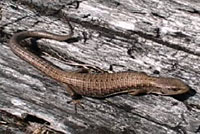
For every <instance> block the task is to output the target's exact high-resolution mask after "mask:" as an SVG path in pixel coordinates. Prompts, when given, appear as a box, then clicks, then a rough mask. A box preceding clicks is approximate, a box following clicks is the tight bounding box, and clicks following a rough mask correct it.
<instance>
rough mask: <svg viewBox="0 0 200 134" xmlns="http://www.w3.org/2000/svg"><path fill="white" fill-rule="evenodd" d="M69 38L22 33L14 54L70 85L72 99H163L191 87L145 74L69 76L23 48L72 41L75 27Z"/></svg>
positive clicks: (14, 41)
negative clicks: (31, 41)
mask: <svg viewBox="0 0 200 134" xmlns="http://www.w3.org/2000/svg"><path fill="white" fill-rule="evenodd" d="M69 26H70V28H71V33H70V34H69V35H62V36H61V35H55V34H52V33H48V32H41V31H33V32H29V31H25V32H19V33H16V34H14V35H13V36H12V38H11V39H10V41H9V45H10V48H11V50H12V51H13V52H14V53H15V54H16V55H17V56H19V57H20V58H22V59H23V60H25V61H27V62H28V63H30V64H31V65H33V66H34V67H36V68H37V69H38V70H40V71H41V72H43V73H44V74H46V75H48V76H50V77H51V78H53V79H55V80H57V81H59V82H61V83H64V84H65V85H67V91H68V93H69V94H70V95H71V96H76V95H81V96H82V95H83V96H90V97H97V98H102V97H103V98H104V97H108V96H112V95H115V94H121V93H130V94H133V95H137V94H141V93H155V94H161V95H176V94H182V93H185V92H187V91H188V90H189V87H188V86H187V85H186V84H185V83H183V82H182V81H181V80H179V79H175V78H164V77H153V76H148V75H147V74H145V73H141V72H118V73H100V74H90V73H77V72H66V71H63V70H61V69H60V68H58V67H56V66H54V65H52V64H50V63H49V62H47V61H45V60H44V59H42V58H40V57H39V56H37V55H35V54H33V53H31V52H29V51H28V50H26V49H25V48H24V47H22V46H21V45H20V42H21V41H22V40H24V39H26V38H30V37H33V38H47V39H54V40H58V41H63V40H67V39H69V38H70V37H71V36H72V35H73V30H72V27H71V25H70V24H69Z"/></svg>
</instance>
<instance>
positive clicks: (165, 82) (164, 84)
mask: <svg viewBox="0 0 200 134" xmlns="http://www.w3.org/2000/svg"><path fill="white" fill-rule="evenodd" d="M152 84H153V87H155V88H153V89H152V90H151V91H150V93H155V94H161V95H178V94H183V93H186V92H188V91H189V87H188V86H187V85H186V84H185V83H184V82H183V81H181V80H179V79H175V78H156V79H155V80H154V81H153V82H152Z"/></svg>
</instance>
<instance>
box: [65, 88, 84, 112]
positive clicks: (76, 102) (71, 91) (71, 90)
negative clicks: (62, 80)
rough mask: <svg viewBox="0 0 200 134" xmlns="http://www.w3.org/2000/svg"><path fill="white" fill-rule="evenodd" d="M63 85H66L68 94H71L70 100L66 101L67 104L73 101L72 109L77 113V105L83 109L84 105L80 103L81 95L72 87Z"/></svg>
mask: <svg viewBox="0 0 200 134" xmlns="http://www.w3.org/2000/svg"><path fill="white" fill-rule="evenodd" d="M64 86H65V87H66V90H67V92H68V93H69V95H70V96H71V98H72V99H71V100H69V101H67V103H68V104H70V103H73V104H74V110H75V112H76V113H77V107H78V106H79V107H81V108H82V109H84V106H83V105H82V104H83V102H82V101H81V99H82V96H81V95H79V94H77V93H76V92H75V90H74V87H72V86H70V85H67V84H64Z"/></svg>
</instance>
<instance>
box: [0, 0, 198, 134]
mask: <svg viewBox="0 0 200 134" xmlns="http://www.w3.org/2000/svg"><path fill="white" fill-rule="evenodd" d="M199 7H200V2H199V1H197V0H160V1H154V0H148V1H147V0H143V1H137V0H123V1H120V0H108V1H103V0H88V1H80V0H79V1H78V0H68V1H66V0H53V1H52V0H18V1H12V0H2V1H0V8H1V12H0V17H1V22H0V30H1V31H0V33H1V34H0V35H1V38H0V45H1V47H0V113H1V114H0V115H1V117H0V132H2V133H17V132H18V133H33V132H35V133H36V131H37V132H38V133H39V132H40V133H42V132H44V131H45V132H47V131H48V132H49V133H58V134H59V133H72V134H77V133H81V134H84V133H87V134H93V133H97V134H102V133H104V134H107V133H109V134H110V133H111V134H112V133H113V134H118V133H119V134H121V133H124V134H129V133H130V134H133V133H136V134H149V133H152V134H154V133H159V134H162V133H163V134H166V133H170V134H176V133H181V134H182V133H183V134H193V133H200V103H199V102H200V89H199V87H200V83H199V79H200V45H199V41H200V32H199V31H200V18H199V16H200V8H199ZM66 18H68V20H69V21H70V22H71V23H72V25H73V27H74V33H75V35H74V36H73V38H72V39H70V40H68V41H65V42H58V41H54V40H47V39H38V40H33V39H31V40H28V41H26V42H25V43H33V42H34V43H37V45H38V46H39V47H40V49H41V50H42V51H45V53H42V56H43V57H44V58H46V59H47V60H49V61H51V62H52V63H53V64H56V65H57V66H59V67H61V68H63V69H65V70H67V71H72V70H76V69H78V68H77V67H76V66H73V65H68V64H67V63H66V61H68V62H75V63H81V64H86V65H91V66H96V67H98V68H101V69H103V70H107V71H113V72H118V71H126V70H133V71H139V72H145V73H147V74H149V75H153V76H162V77H175V78H178V79H181V80H183V81H184V82H185V83H187V85H189V86H190V87H191V90H190V92H188V93H186V94H183V95H178V96H160V95H153V94H149V95H141V96H131V95H126V94H125V95H117V96H114V97H109V98H105V99H103V100H99V99H94V98H88V97H84V98H83V100H82V102H83V107H84V109H82V108H78V111H77V113H76V112H75V110H74V105H73V104H68V103H67V102H68V101H70V100H71V98H70V96H69V95H68V94H67V92H66V90H65V87H64V86H63V85H62V84H61V83H58V82H56V81H55V80H53V79H51V78H49V77H47V76H45V75H44V74H42V73H40V72H39V71H38V70H36V69H35V68H34V67H32V66H31V65H29V64H28V63H26V62H25V61H23V60H21V59H20V58H18V57H17V56H16V55H14V54H13V53H12V51H11V50H10V48H9V46H8V40H9V39H10V37H11V36H12V35H13V34H14V33H16V32H19V31H25V30H45V31H49V32H52V33H58V34H67V33H68V31H69V28H68V26H67V23H66ZM47 53H50V54H52V55H53V56H54V57H56V58H53V57H52V56H50V55H47ZM11 119H12V121H11Z"/></svg>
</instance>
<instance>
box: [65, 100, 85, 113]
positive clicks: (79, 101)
mask: <svg viewBox="0 0 200 134" xmlns="http://www.w3.org/2000/svg"><path fill="white" fill-rule="evenodd" d="M67 103H68V104H70V103H73V104H74V110H75V112H76V113H77V107H81V108H82V109H84V106H83V105H82V104H83V102H82V101H81V100H80V99H77V100H74V99H72V100H70V101H68V102H67Z"/></svg>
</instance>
